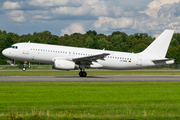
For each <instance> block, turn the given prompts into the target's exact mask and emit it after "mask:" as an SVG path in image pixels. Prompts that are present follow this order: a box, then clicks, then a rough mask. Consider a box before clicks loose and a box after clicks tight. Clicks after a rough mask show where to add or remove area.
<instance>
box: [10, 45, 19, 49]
mask: <svg viewBox="0 0 180 120" xmlns="http://www.w3.org/2000/svg"><path fill="white" fill-rule="evenodd" d="M10 48H13V49H18V46H10Z"/></svg>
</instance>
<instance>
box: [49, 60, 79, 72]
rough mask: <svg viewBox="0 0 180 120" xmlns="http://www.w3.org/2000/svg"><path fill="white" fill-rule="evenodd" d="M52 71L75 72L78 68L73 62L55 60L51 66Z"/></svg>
mask: <svg viewBox="0 0 180 120" xmlns="http://www.w3.org/2000/svg"><path fill="white" fill-rule="evenodd" d="M52 68H53V69H58V70H75V69H78V68H79V66H78V65H76V64H75V63H74V62H73V61H69V60H64V59H56V60H55V61H54V64H53V66H52Z"/></svg>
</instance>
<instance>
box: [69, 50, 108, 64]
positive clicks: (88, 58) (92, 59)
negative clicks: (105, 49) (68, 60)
mask: <svg viewBox="0 0 180 120" xmlns="http://www.w3.org/2000/svg"><path fill="white" fill-rule="evenodd" d="M107 55H110V54H109V53H102V54H97V55H92V56H86V57H78V58H72V60H73V61H74V62H75V63H76V64H78V65H91V64H92V62H97V60H98V59H101V60H104V57H105V56H107Z"/></svg>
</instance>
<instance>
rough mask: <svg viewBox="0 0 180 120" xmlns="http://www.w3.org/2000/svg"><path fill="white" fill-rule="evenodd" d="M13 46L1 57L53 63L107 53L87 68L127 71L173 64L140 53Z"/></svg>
mask: <svg viewBox="0 0 180 120" xmlns="http://www.w3.org/2000/svg"><path fill="white" fill-rule="evenodd" d="M13 46H15V47H14V48H7V49H5V50H4V51H3V52H2V53H3V55H5V56H6V57H9V58H11V59H15V60H22V61H30V62H39V63H53V62H54V59H55V58H61V59H65V60H73V59H74V58H81V57H88V56H93V55H97V54H102V53H109V55H107V56H106V57H105V58H104V59H97V60H96V61H95V63H97V64H94V65H92V66H89V67H91V68H103V69H113V70H127V69H138V68H146V67H153V66H157V65H166V64H172V63H173V62H174V61H170V62H167V61H166V62H159V63H154V62H152V60H153V59H156V58H157V56H152V55H148V54H142V53H138V54H135V53H126V52H116V51H107V50H96V49H86V48H78V47H67V46H58V45H47V44H37V43H17V44H14V45H13ZM86 68H88V67H86Z"/></svg>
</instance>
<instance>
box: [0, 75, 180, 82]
mask: <svg viewBox="0 0 180 120" xmlns="http://www.w3.org/2000/svg"><path fill="white" fill-rule="evenodd" d="M32 81H37V82H45V81H49V82H51V81H54V82H55V81H56V82H83V81H122V82H138V81H144V82H157V81H173V82H180V75H161V76H154V75H143V76H142V75H141V76H139V75H95V76H87V77H85V78H84V77H79V76H76V75H60V76H0V82H32Z"/></svg>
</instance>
